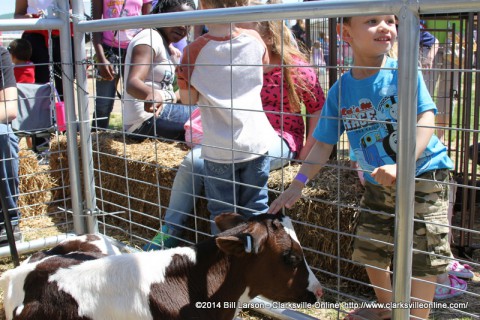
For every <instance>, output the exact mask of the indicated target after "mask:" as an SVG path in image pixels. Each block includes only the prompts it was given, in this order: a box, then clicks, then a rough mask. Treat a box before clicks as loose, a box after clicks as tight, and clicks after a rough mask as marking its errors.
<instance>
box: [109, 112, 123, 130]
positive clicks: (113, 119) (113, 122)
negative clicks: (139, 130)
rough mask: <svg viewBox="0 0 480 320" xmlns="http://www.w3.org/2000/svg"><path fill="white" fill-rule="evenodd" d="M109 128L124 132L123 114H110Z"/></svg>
mask: <svg viewBox="0 0 480 320" xmlns="http://www.w3.org/2000/svg"><path fill="white" fill-rule="evenodd" d="M108 128H109V129H112V130H118V131H122V130H123V122H122V114H121V113H116V112H112V113H111V114H110V122H109V126H108Z"/></svg>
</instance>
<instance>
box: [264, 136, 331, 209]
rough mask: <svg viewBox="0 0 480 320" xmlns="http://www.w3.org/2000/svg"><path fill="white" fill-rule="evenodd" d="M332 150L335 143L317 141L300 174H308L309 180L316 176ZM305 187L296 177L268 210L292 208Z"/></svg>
mask: <svg viewBox="0 0 480 320" xmlns="http://www.w3.org/2000/svg"><path fill="white" fill-rule="evenodd" d="M332 150H333V145H331V144H327V143H323V142H320V141H316V142H315V144H314V145H313V147H312V150H310V153H309V154H308V156H307V158H306V159H305V162H304V163H303V164H302V166H301V168H300V170H299V171H298V174H301V175H304V176H306V177H307V178H308V179H309V180H310V179H312V178H314V177H315V175H316V174H317V173H318V171H320V169H321V168H322V167H323V166H324V165H325V163H327V161H328V159H329V157H330V154H331V153H332ZM303 187H305V184H304V183H303V182H301V181H299V180H297V179H294V180H293V181H292V183H291V184H290V186H289V187H288V189H287V190H285V191H284V192H283V193H282V194H281V195H280V196H279V197H278V198H277V199H275V201H273V202H272V204H271V205H270V208H269V209H268V212H269V213H277V212H278V211H279V210H280V209H282V208H283V207H287V208H291V207H292V206H293V205H294V204H295V202H297V200H298V199H299V198H300V197H301V196H302V189H303Z"/></svg>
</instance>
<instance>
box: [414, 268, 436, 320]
mask: <svg viewBox="0 0 480 320" xmlns="http://www.w3.org/2000/svg"><path fill="white" fill-rule="evenodd" d="M436 283H437V276H427V277H422V278H419V280H415V279H412V291H411V296H412V301H419V302H422V303H423V302H424V301H428V302H432V301H433V296H434V294H435V287H436ZM415 298H416V299H415ZM429 313H430V309H429V308H424V309H411V310H410V315H411V316H413V317H414V318H413V319H417V318H420V319H428V314H429ZM415 317H417V318H415Z"/></svg>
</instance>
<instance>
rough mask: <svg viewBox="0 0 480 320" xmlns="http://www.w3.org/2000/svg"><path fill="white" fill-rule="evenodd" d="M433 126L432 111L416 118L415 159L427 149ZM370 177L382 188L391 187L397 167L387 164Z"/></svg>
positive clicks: (395, 178)
mask: <svg viewBox="0 0 480 320" xmlns="http://www.w3.org/2000/svg"><path fill="white" fill-rule="evenodd" d="M434 126H435V115H434V113H433V111H431V110H429V111H425V112H423V113H420V114H419V115H418V116H417V138H416V142H417V148H416V152H415V159H418V158H419V157H420V155H421V154H422V153H423V151H425V149H426V148H427V145H428V143H429V142H430V139H431V138H432V136H433V132H434V130H435V129H434V128H433V127H434ZM372 177H373V178H374V179H375V181H376V182H377V183H379V184H381V185H383V186H392V185H394V184H395V182H396V181H397V165H396V164H389V165H385V166H381V167H378V168H376V169H375V170H373V172H372Z"/></svg>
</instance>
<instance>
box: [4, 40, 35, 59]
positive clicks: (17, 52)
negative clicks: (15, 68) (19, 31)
mask: <svg viewBox="0 0 480 320" xmlns="http://www.w3.org/2000/svg"><path fill="white" fill-rule="evenodd" d="M7 49H8V52H10V55H12V56H13V57H15V58H17V59H18V60H21V61H29V60H30V58H31V57H32V45H31V44H30V42H29V41H28V40H25V39H15V40H13V41H12V42H10V44H9V45H8V48H7Z"/></svg>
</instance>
